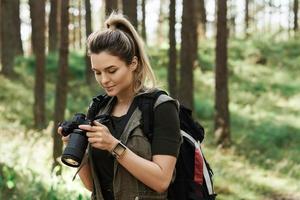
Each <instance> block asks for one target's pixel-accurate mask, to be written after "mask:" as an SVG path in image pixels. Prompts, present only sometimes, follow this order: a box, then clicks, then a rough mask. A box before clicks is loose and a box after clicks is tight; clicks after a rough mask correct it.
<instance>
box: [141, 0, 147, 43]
mask: <svg viewBox="0 0 300 200" xmlns="http://www.w3.org/2000/svg"><path fill="white" fill-rule="evenodd" d="M142 16H143V18H142V37H143V39H144V41H145V43H146V44H147V33H146V0H142Z"/></svg>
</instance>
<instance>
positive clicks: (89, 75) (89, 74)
mask: <svg viewBox="0 0 300 200" xmlns="http://www.w3.org/2000/svg"><path fill="white" fill-rule="evenodd" d="M91 33H92V15H91V2H90V0H85V34H86V38H87V37H88V36H89V35H90V34H91ZM85 66H86V67H85V77H86V82H87V83H88V84H91V82H92V79H93V77H94V74H93V71H92V69H91V60H90V58H89V56H88V52H87V49H86V54H85Z"/></svg>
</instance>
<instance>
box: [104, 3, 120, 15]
mask: <svg viewBox="0 0 300 200" xmlns="http://www.w3.org/2000/svg"><path fill="white" fill-rule="evenodd" d="M117 9H118V0H105V15H107V16H108V15H110V13H111V12H112V11H116V10H117Z"/></svg>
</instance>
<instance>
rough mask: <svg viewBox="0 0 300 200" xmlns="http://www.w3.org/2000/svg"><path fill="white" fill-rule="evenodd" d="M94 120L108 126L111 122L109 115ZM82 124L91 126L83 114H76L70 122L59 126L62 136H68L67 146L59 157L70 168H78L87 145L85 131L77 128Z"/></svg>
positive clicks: (90, 122)
mask: <svg viewBox="0 0 300 200" xmlns="http://www.w3.org/2000/svg"><path fill="white" fill-rule="evenodd" d="M95 120H96V121H98V122H99V123H101V124H104V125H108V124H109V123H110V121H111V120H110V118H109V115H99V116H98V117H96V118H95ZM83 124H88V125H92V124H93V123H92V121H91V120H89V119H87V118H86V116H85V114H83V113H76V114H75V115H74V116H73V118H72V119H71V120H70V121H64V122H63V123H61V124H60V126H61V127H62V135H63V136H68V135H70V138H69V142H68V145H67V146H66V148H65V149H64V152H63V154H62V156H61V161H62V162H63V163H64V164H66V165H68V166H70V167H79V166H80V164H81V161H82V159H83V156H84V153H85V151H86V148H87V145H88V138H87V136H86V131H84V130H81V129H79V127H78V126H79V125H83Z"/></svg>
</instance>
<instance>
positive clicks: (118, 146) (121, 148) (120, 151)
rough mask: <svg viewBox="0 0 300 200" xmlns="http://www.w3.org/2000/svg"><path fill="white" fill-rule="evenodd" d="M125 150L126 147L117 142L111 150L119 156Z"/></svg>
mask: <svg viewBox="0 0 300 200" xmlns="http://www.w3.org/2000/svg"><path fill="white" fill-rule="evenodd" d="M125 150H126V147H125V146H124V145H123V144H122V143H118V144H117V146H116V147H115V149H114V150H113V151H114V153H115V154H116V155H117V156H121V155H122V154H123V153H124V151H125Z"/></svg>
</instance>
